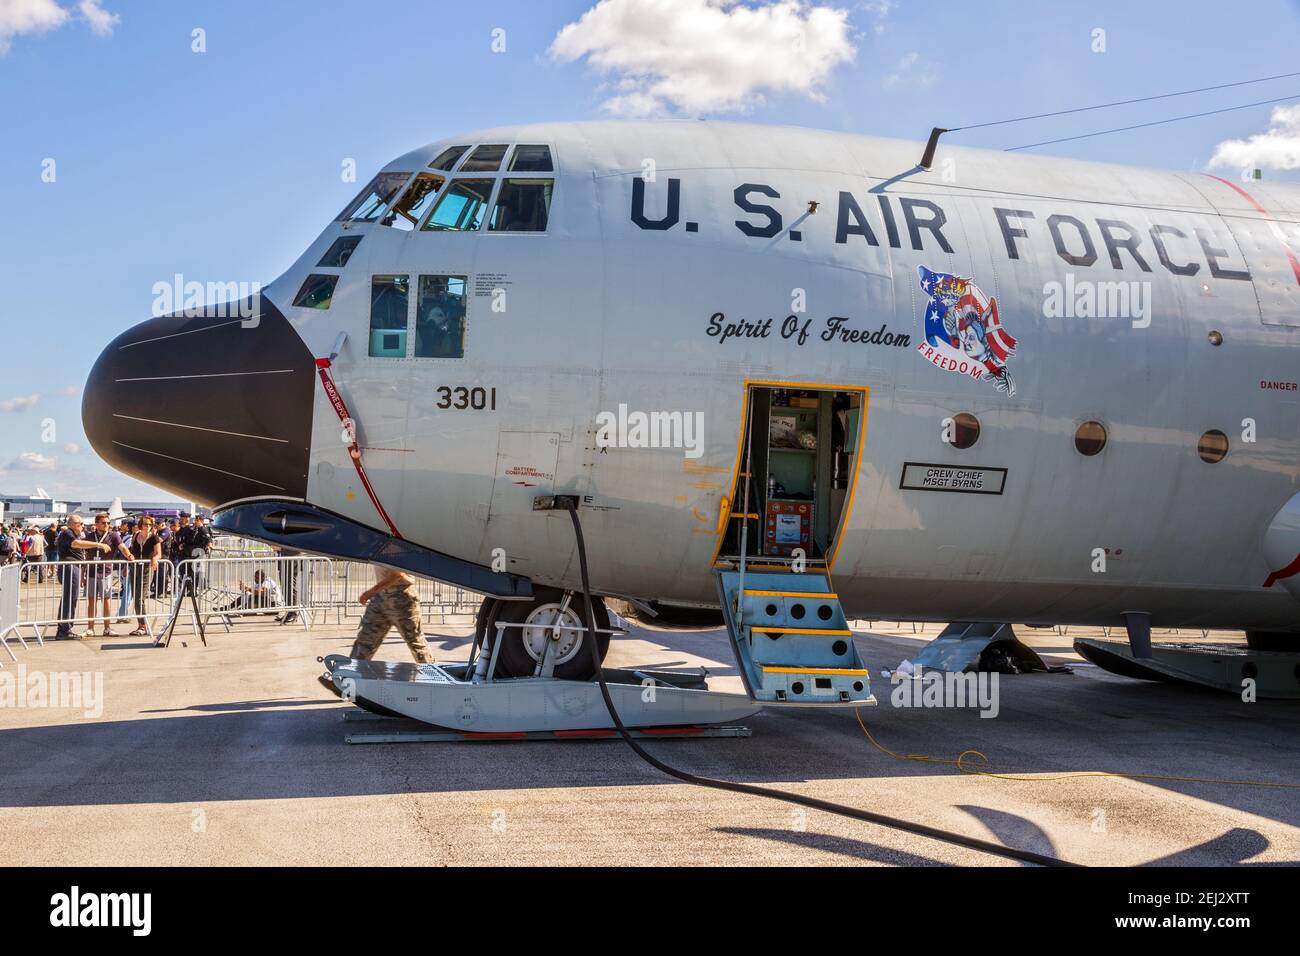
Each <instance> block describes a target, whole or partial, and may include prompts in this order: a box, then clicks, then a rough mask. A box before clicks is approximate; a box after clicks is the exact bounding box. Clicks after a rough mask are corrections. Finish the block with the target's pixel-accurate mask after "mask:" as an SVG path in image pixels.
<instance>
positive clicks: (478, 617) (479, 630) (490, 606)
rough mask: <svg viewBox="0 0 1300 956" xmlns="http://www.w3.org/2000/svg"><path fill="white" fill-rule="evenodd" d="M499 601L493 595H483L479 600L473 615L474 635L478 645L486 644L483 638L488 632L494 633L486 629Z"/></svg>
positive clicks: (494, 617)
mask: <svg viewBox="0 0 1300 956" xmlns="http://www.w3.org/2000/svg"><path fill="white" fill-rule="evenodd" d="M500 605H501V601H500V600H498V599H497V598H494V597H485V598H484V599H483V600H482V601H480V602H479V606H478V611H477V612H476V613H475V615H474V636H475V637H477V638H478V641H479V646H480V647H482V646H484V645H486V644H487V641H486V640H484V638H485V637H486V636H487V635H488V634H489V633H493V634H495V633H496V632H495V631H491V632H489V631H488V627H489V626H490V625H491V623H492V621H493V620H495V619H496V614H497V608H499V607H500Z"/></svg>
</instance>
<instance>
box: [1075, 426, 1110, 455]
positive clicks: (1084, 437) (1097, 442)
mask: <svg viewBox="0 0 1300 956" xmlns="http://www.w3.org/2000/svg"><path fill="white" fill-rule="evenodd" d="M1105 447H1106V426H1105V425H1103V424H1102V423H1101V422H1084V423H1083V424H1082V425H1080V426H1079V428H1078V430H1077V431H1075V433H1074V448H1075V451H1077V452H1078V453H1079V454H1080V455H1084V456H1086V457H1088V458H1091V457H1092V456H1093V455H1098V454H1100V453H1101V450H1102V449H1103V448H1105Z"/></svg>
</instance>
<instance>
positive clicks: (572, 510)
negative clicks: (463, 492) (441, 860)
mask: <svg viewBox="0 0 1300 956" xmlns="http://www.w3.org/2000/svg"><path fill="white" fill-rule="evenodd" d="M555 504H556V506H557V507H561V508H564V509H565V510H566V511H568V512H569V517H570V518H571V519H572V520H573V534H574V537H575V538H577V541H578V570H579V572H580V574H581V575H582V596H583V601H584V607H583V626H584V627H585V628H586V629H587V642H586V643H587V647H588V648H590V651H591V663H592V666H593V667H594V668H595V670H596V682H597V683H598V684H600V693H601V696H602V697H604V698H605V708H606V709H607V710H608V711H609V716H610V719H611V720H612V721H614V727H615V728H616V729H617V730H618V732H619V735H620V736H621V737H622V738H623V740H624V741H626V743H627V745H628V746H629V747H631V748H632V750H633V751H634V752H635V753H636V755H637V756H638V757H640V758H641V759H642V760H644V761H645V762H646V763H648V764H649V765H650V766H652V767H654V768H655V769H656V770H658V771H660V772H661V773H666V774H667V775H668V776H670V777H674V778H676V779H677V780H681V781H682V782H684V783H693V784H695V785H696V786H700V787H711V788H713V789H714V790H726V791H729V792H731V793H743V794H748V795H749V796H752V797H767V798H768V799H769V800H783V801H785V802H786V803H794V804H797V805H799V806H802V807H810V808H811V809H813V810H822V811H824V812H826V813H834V814H838V815H839V816H842V817H849V818H851V819H854V820H862V821H865V822H866V823H874V824H876V825H878V826H882V827H889V828H890V829H894V830H904V831H906V832H908V833H915V834H918V835H920V836H924V837H929V838H930V839H932V840H941V841H943V842H944V843H952V844H955V845H956V846H964V847H967V848H968V849H972V850H980V851H982V852H984V853H992V854H995V855H997V856H1004V857H1009V858H1010V859H1013V860H1021V861H1023V862H1026V863H1036V864H1038V865H1040V866H1078V865H1079V864H1077V863H1070V862H1068V861H1066V860H1058V859H1056V858H1055V857H1050V856H1044V855H1043V854H1041V853H1033V852H1030V851H1029V850H1017V849H1015V848H1014V847H1008V846H1002V845H1001V844H999V843H991V842H989V841H988V840H980V839H977V838H975V837H968V836H963V835H962V834H960V833H950V832H948V831H947V830H940V829H937V828H936V827H928V826H925V825H924V824H922V823H912V822H910V821H908V820H900V819H898V818H897V817H890V816H886V815H885V814H883V813H872V812H871V811H870V810H859V809H858V808H856V807H846V806H844V805H843V804H839V803H830V802H828V801H826V800H818V799H817V798H815V797H805V796H803V795H802V794H798V793H790V792H788V791H785V790H775V789H772V788H769V787H756V786H753V785H751V784H747V783H733V782H731V781H729V780H715V779H713V778H712V777H701V776H698V775H696V774H693V773H687V772H686V771H685V770H678V769H677V768H675V767H670V766H668V764H666V763H664V762H663V761H662V760H659V759H658V758H657V757H655V756H654V755H652V754H651V753H649V752H648V751H647V750H646V749H645V748H644V747H642V746H641V745H640V744H639V743H637V742H636V738H635V737H633V736H632V735H631V734H629V733H628V732H627V728H626V727H624V726H623V721H622V720H621V719H620V718H619V716H618V709H617V708H616V707H615V706H614V699H613V698H612V697H611V696H610V694H609V685H608V684H606V683H605V672H604V669H603V668H602V667H601V666H600V654H599V653H598V652H597V650H596V639H595V638H596V615H595V611H594V609H593V605H592V601H591V585H590V582H589V581H588V579H587V546H586V543H585V542H584V541H583V538H582V522H581V521H580V520H579V519H578V508H577V504H576V502H574V501H573V500H571V499H569V498H564V497H561V496H556V499H555Z"/></svg>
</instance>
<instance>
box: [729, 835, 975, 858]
mask: <svg viewBox="0 0 1300 956" xmlns="http://www.w3.org/2000/svg"><path fill="white" fill-rule="evenodd" d="M717 832H718V833H730V834H734V835H736V836H745V837H752V838H754V839H756V840H770V841H772V842H774V843H784V844H786V845H788V846H796V847H799V848H800V849H804V850H822V851H823V852H826V853H835V854H838V855H839V856H844V857H848V858H850V859H853V860H858V861H861V862H866V863H882V864H886V865H888V866H950V865H951V864H949V863H945V862H944V861H942V860H936V859H933V858H932V857H928V856H922V855H921V854H919V853H910V852H908V851H907V850H895V849H891V848H889V847H884V846H880V845H879V844H876V843H868V842H867V841H866V840H855V839H851V838H849V837H840V836H833V835H831V834H828V833H814V832H812V831H810V830H793V829H792V830H777V829H772V828H767V827H718V828H717ZM918 842H922V841H921V840H919V839H918ZM972 852H974V851H972Z"/></svg>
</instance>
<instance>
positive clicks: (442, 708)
mask: <svg viewBox="0 0 1300 956" xmlns="http://www.w3.org/2000/svg"><path fill="white" fill-rule="evenodd" d="M579 602H580V598H579V597H577V596H576V595H570V594H563V593H561V592H558V591H548V590H544V589H541V590H539V592H538V593H537V595H536V596H535V597H534V599H532V600H531V601H522V602H514V601H496V602H489V601H485V602H484V606H483V607H481V608H480V610H479V615H478V620H479V627H478V633H476V635H475V641H474V645H473V647H472V648H471V650H470V657H469V660H468V661H467V662H466V663H463V664H413V663H390V662H386V661H359V660H353V659H352V658H349V657H345V656H343V655H341V654H334V655H330V656H329V657H326V658H324V664H325V668H326V673H325V675H324V676H323V680H327V681H328V682H329V683H330V684H331V685H332V689H333V690H334V691H335V692H336V693H337V694H338V695H339V696H340V697H342V698H343V699H344V700H348V701H351V702H353V703H355V704H356V705H357V706H358V707H360V708H362V709H363V710H366V711H369V712H371V713H373V714H376V715H379V716H381V717H392V718H409V719H412V720H418V721H421V722H422V723H425V724H433V725H434V726H435V727H438V728H442V729H443V730H444V731H450V732H453V733H455V734H458V735H460V736H459V737H456V738H448V737H441V736H433V737H430V736H429V735H428V733H429V732H428V730H427V728H426V729H425V731H424V733H423V736H422V737H421V738H420V739H424V740H444V739H462V738H463V739H486V738H483V737H480V736H478V735H482V734H489V735H494V736H497V737H503V739H521V738H524V739H535V738H538V737H543V738H544V737H546V736H547V735H552V736H554V735H561V736H579V737H581V736H601V732H605V731H612V729H613V726H614V724H613V721H612V720H611V719H610V716H609V711H608V709H607V708H606V706H605V701H604V698H603V697H602V695H601V690H600V685H599V684H597V683H596V682H595V681H594V680H591V679H590V677H591V676H592V670H591V666H590V653H591V652H590V651H589V650H588V649H587V647H586V645H585V644H584V641H585V640H586V633H585V629H584V628H583V627H582V623H581V618H580V616H579V611H578V609H579V607H580V604H579ZM490 605H495V606H490ZM596 607H597V611H596V615H595V616H596V628H597V634H598V643H597V650H598V651H599V652H600V654H601V656H602V657H603V656H604V654H605V651H606V650H607V649H608V647H609V638H610V635H611V634H613V633H614V630H613V629H612V628H610V627H609V617H608V614H607V613H606V612H605V610H604V606H603V604H601V603H597V604H596ZM575 675H581V676H575ZM707 676H708V675H707V672H704V673H680V672H668V671H658V670H650V669H644V668H635V669H617V668H606V669H605V679H606V683H607V685H608V687H609V692H610V696H611V697H612V698H613V701H614V706H615V708H616V709H617V711H618V713H619V716H620V717H621V719H622V721H623V724H624V725H625V726H627V727H632V728H638V729H639V730H643V731H645V732H646V733H647V735H651V736H665V735H674V736H707V737H713V736H744V735H745V734H744V733H742V731H741V729H738V728H734V727H731V728H727V732H726V733H711V732H703V730H702V728H703V727H705V726H706V725H710V726H711V725H722V724H728V723H730V722H732V721H736V720H740V719H743V718H745V717H749V716H752V715H753V714H755V713H757V712H758V711H759V710H760V709H761V707H762V705H761V704H759V703H757V702H755V701H753V700H751V699H750V698H749V697H748V696H747V695H745V694H728V693H721V692H718V691H711V690H709V689H708V683H707V681H706V677H707ZM670 729H671V730H670ZM503 735H504V736H503ZM357 736H358V735H351V737H350V738H349V739H350V740H351V739H352V738H355V737H357ZM391 736H392V735H391V734H388V735H386V739H385V740H384V741H382V742H389V740H388V739H387V737H391ZM372 739H373V738H372ZM403 739H407V738H405V737H404V738H403ZM411 739H415V738H411ZM354 742H358V743H360V742H371V741H370V740H365V741H363V740H361V739H356V740H355V741H354Z"/></svg>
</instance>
